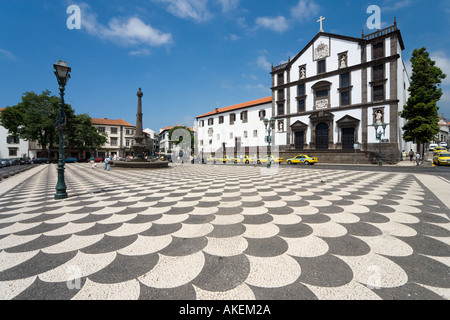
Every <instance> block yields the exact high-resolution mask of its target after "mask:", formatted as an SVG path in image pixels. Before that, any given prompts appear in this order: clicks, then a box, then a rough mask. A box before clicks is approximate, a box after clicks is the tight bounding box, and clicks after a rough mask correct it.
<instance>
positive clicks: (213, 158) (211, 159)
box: [206, 157, 217, 163]
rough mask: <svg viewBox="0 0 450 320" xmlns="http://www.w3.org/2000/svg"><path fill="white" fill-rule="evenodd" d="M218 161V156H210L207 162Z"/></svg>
mask: <svg viewBox="0 0 450 320" xmlns="http://www.w3.org/2000/svg"><path fill="white" fill-rule="evenodd" d="M216 161H217V158H216V157H208V158H207V159H206V162H208V163H216Z"/></svg>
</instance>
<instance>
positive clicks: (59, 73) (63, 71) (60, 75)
mask: <svg viewBox="0 0 450 320" xmlns="http://www.w3.org/2000/svg"><path fill="white" fill-rule="evenodd" d="M53 67H54V68H55V75H56V78H57V79H58V84H59V85H60V86H62V87H65V86H66V84H67V81H68V80H69V79H70V71H72V70H71V68H70V67H69V65H68V64H67V62H66V61H63V60H58V62H56V63H55V64H54V65H53Z"/></svg>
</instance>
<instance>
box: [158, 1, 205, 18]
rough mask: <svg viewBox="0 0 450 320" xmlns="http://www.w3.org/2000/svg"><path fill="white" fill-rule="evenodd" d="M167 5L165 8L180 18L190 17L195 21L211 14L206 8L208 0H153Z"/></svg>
mask: <svg viewBox="0 0 450 320" xmlns="http://www.w3.org/2000/svg"><path fill="white" fill-rule="evenodd" d="M153 1H154V2H157V3H162V4H165V5H167V7H166V10H167V11H168V12H169V13H171V14H173V15H174V16H176V17H178V18H182V19H192V20H195V21H197V22H202V21H206V20H209V19H211V18H212V17H213V14H212V13H211V12H210V11H209V9H208V6H207V4H208V0H153Z"/></svg>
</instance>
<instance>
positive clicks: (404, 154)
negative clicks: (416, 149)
mask: <svg viewBox="0 0 450 320" xmlns="http://www.w3.org/2000/svg"><path fill="white" fill-rule="evenodd" d="M407 156H408V154H407V153H406V151H405V150H403V151H402V161H406V157H407Z"/></svg>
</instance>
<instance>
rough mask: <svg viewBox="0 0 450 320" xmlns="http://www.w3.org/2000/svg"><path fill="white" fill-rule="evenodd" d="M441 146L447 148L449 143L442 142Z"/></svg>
mask: <svg viewBox="0 0 450 320" xmlns="http://www.w3.org/2000/svg"><path fill="white" fill-rule="evenodd" d="M439 145H440V146H441V147H444V148H447V142H441V143H440V144H439Z"/></svg>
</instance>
